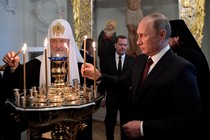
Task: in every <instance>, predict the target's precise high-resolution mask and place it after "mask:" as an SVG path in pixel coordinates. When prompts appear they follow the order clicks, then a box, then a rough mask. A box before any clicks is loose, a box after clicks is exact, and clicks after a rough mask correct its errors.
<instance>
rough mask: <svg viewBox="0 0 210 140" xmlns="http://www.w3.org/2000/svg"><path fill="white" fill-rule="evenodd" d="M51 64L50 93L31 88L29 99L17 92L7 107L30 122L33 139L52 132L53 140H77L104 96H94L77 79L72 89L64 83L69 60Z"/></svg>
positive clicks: (53, 61)
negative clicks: (78, 133) (84, 121)
mask: <svg viewBox="0 0 210 140" xmlns="http://www.w3.org/2000/svg"><path fill="white" fill-rule="evenodd" d="M50 60H51V63H52V68H51V73H52V77H53V78H55V82H54V83H52V84H51V86H49V87H48V92H46V85H43V86H42V87H32V88H31V89H29V90H28V94H27V96H23V94H21V93H19V91H20V90H19V89H14V96H15V100H7V101H6V103H7V104H8V105H10V106H11V107H13V108H15V110H16V113H18V114H19V115H20V116H21V117H22V118H23V119H25V120H26V121H27V123H28V126H29V130H30V135H31V136H32V137H33V138H34V139H40V137H41V136H42V134H43V133H45V132H48V131H51V138H52V139H54V140H57V139H59V140H75V139H76V137H77V132H78V131H80V130H83V129H85V128H86V127H87V124H85V123H82V121H83V120H86V119H87V118H88V117H90V115H92V113H94V112H96V111H98V110H99V109H100V107H101V100H102V99H103V95H100V94H99V93H97V94H96V96H95V95H94V89H93V88H87V87H85V88H84V87H83V86H85V85H83V86H80V84H79V83H78V80H77V79H75V80H74V83H73V86H71V85H70V84H69V83H68V82H67V83H65V78H66V74H67V68H66V57H58V58H50ZM84 90H85V91H84Z"/></svg>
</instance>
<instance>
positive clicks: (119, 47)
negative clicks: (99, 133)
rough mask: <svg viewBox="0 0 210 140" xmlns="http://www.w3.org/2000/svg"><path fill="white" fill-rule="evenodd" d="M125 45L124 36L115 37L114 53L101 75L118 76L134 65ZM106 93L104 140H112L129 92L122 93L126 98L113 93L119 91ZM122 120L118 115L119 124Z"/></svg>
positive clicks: (129, 95) (106, 60) (125, 39)
mask: <svg viewBox="0 0 210 140" xmlns="http://www.w3.org/2000/svg"><path fill="white" fill-rule="evenodd" d="M127 44H128V40H127V37H126V36H123V35H119V36H117V38H116V41H115V49H116V51H115V53H114V54H113V55H111V56H109V57H107V58H106V59H105V61H104V67H103V69H102V72H103V73H105V74H108V75H112V76H116V75H118V76H119V75H121V74H122V73H124V72H125V71H127V70H128V69H129V68H131V67H132V65H133V63H134V58H132V57H131V56H128V55H126V51H127V46H128V45H127ZM119 89H120V87H119ZM107 92H108V94H107V96H106V116H105V128H106V138H107V140H114V129H115V125H116V124H117V114H118V109H119V111H120V114H121V112H122V113H123V112H124V110H126V101H127V99H128V98H129V97H131V94H128V93H129V91H124V92H126V93H127V94H126V96H125V95H124V94H117V93H113V92H119V91H114V90H108V91H107ZM121 95H123V96H121ZM119 104H120V105H119ZM121 105H122V106H121ZM119 107H120V108H119ZM122 116H124V115H122ZM124 119H125V118H121V115H120V122H121V121H123V120H124ZM121 134H122V133H121Z"/></svg>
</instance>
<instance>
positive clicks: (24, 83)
mask: <svg viewBox="0 0 210 140" xmlns="http://www.w3.org/2000/svg"><path fill="white" fill-rule="evenodd" d="M26 48H27V45H26V44H25V43H24V45H23V48H22V50H23V94H24V97H25V98H26Z"/></svg>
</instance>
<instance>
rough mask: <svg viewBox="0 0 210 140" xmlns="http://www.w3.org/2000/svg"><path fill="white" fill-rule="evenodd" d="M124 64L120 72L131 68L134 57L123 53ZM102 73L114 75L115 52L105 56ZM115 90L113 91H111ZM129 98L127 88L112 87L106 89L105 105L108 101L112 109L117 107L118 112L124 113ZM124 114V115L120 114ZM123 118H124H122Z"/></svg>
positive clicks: (115, 68)
mask: <svg viewBox="0 0 210 140" xmlns="http://www.w3.org/2000/svg"><path fill="white" fill-rule="evenodd" d="M124 59H125V60H124V64H123V68H122V73H124V72H126V71H128V70H129V69H131V68H132V66H133V64H134V60H135V59H134V58H133V57H131V56H129V55H125V58H124ZM101 71H102V72H103V73H105V74H108V75H112V76H116V75H117V67H116V60H115V54H113V55H111V56H109V57H107V58H106V59H105V62H104V68H103V69H102V70H101ZM112 92H115V93H112ZM121 92H124V94H121ZM130 98H131V93H130V90H129V89H124V88H122V87H116V89H115V90H114V89H112V90H111V91H110V90H109V91H108V94H107V97H106V105H108V104H109V103H111V104H112V107H113V109H114V108H119V109H120V114H124V112H125V110H127V103H128V101H129V99H130ZM121 116H125V115H120V117H121ZM123 120H124V119H123ZM123 120H122V118H121V119H120V121H121V123H122V122H124V121H123Z"/></svg>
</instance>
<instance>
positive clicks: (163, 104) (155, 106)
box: [100, 50, 201, 140]
mask: <svg viewBox="0 0 210 140" xmlns="http://www.w3.org/2000/svg"><path fill="white" fill-rule="evenodd" d="M146 60H147V56H145V55H139V56H138V57H137V59H136V62H135V64H134V67H133V68H132V70H131V71H128V72H126V73H124V74H123V75H122V76H121V77H120V78H118V77H111V76H108V75H105V74H103V79H102V81H101V83H100V85H101V86H102V87H105V88H107V87H106V86H107V85H108V86H109V87H110V86H111V85H113V86H112V87H111V88H114V87H115V85H116V84H119V85H121V86H122V87H127V88H129V87H130V86H131V87H132V94H133V100H132V102H131V103H130V109H129V110H128V111H127V113H128V114H130V118H129V120H130V121H132V120H142V121H143V131H144V137H142V138H140V139H162V140H163V139H170V140H174V139H176V140H177V139H179V140H182V139H189V138H192V137H196V132H197V130H199V125H200V115H201V114H200V113H201V110H200V98H199V90H198V86H197V83H196V71H195V68H194V66H193V65H192V64H191V63H189V62H188V61H186V60H184V59H183V58H181V57H179V56H176V55H175V54H174V53H173V52H172V51H171V50H169V51H167V52H166V54H164V56H163V57H162V58H161V59H160V60H159V62H158V63H157V64H156V65H155V67H154V68H153V69H152V71H151V72H150V73H149V75H148V76H147V77H146V79H145V81H144V83H143V84H142V86H140V81H139V79H140V78H141V73H142V71H143V68H144V65H145V63H146ZM128 106H129V104H128ZM192 134H193V135H192Z"/></svg>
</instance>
